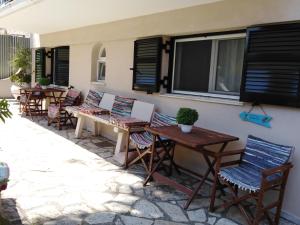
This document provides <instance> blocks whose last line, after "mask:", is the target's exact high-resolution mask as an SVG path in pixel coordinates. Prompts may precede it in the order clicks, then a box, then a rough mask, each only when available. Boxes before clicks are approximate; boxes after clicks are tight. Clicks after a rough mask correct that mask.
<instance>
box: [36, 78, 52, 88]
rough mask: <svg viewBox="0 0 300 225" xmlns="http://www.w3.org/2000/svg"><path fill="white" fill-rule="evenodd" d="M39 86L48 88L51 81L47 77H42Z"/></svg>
mask: <svg viewBox="0 0 300 225" xmlns="http://www.w3.org/2000/svg"><path fill="white" fill-rule="evenodd" d="M39 84H40V85H42V86H48V85H49V84H50V79H49V78H47V77H42V78H40V79H39Z"/></svg>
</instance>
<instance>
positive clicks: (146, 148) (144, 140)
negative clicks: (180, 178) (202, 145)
mask: <svg viewBox="0 0 300 225" xmlns="http://www.w3.org/2000/svg"><path fill="white" fill-rule="evenodd" d="M175 124H176V119H175V118H174V117H171V116H168V115H164V114H161V113H157V112H155V113H154V115H153V117H152V120H151V124H150V126H152V127H159V126H171V125H175ZM129 138H130V142H129V144H131V145H133V146H134V148H133V149H130V148H129V147H128V148H127V149H126V160H125V168H128V167H129V166H132V165H133V164H135V163H137V162H139V161H141V162H142V164H143V166H144V168H145V170H146V171H147V173H150V171H151V170H152V165H150V164H149V165H148V163H147V157H148V158H149V156H150V155H151V153H152V148H151V146H152V143H153V136H152V134H151V133H149V132H147V131H142V132H135V133H131V134H130V136H129ZM155 144H157V145H163V146H161V147H165V148H170V149H169V151H168V152H170V157H173V152H174V151H172V149H171V148H173V146H172V145H171V143H170V142H169V140H168V139H166V138H163V139H162V140H157V142H156V143H155ZM132 151H135V152H137V157H136V158H134V159H133V160H131V161H129V160H128V154H129V152H132ZM156 157H158V158H159V153H158V154H157V155H156ZM151 161H152V160H151ZM170 172H171V171H169V173H170Z"/></svg>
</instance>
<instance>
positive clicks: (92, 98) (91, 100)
mask: <svg viewBox="0 0 300 225" xmlns="http://www.w3.org/2000/svg"><path fill="white" fill-rule="evenodd" d="M103 94H104V93H103V92H101V91H96V90H91V89H90V90H89V92H88V94H87V96H86V98H85V100H84V103H85V104H87V105H89V106H94V107H99V103H100V102H101V100H102V97H103Z"/></svg>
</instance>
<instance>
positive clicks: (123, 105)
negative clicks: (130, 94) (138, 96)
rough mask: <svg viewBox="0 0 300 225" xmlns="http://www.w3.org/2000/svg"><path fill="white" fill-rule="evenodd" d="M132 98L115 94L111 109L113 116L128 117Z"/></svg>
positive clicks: (132, 101)
mask: <svg viewBox="0 0 300 225" xmlns="http://www.w3.org/2000/svg"><path fill="white" fill-rule="evenodd" d="M133 103H134V99H133V98H125V97H121V96H116V97H115V101H114V104H113V107H112V110H111V114H112V115H113V116H127V117H130V115H131V110H132V107H133Z"/></svg>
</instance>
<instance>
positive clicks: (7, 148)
mask: <svg viewBox="0 0 300 225" xmlns="http://www.w3.org/2000/svg"><path fill="white" fill-rule="evenodd" d="M11 105H12V106H11V108H12V110H13V111H14V116H13V118H12V119H10V120H7V122H6V124H0V134H1V141H0V158H1V161H5V162H7V163H8V164H9V166H10V168H11V177H10V182H9V186H8V189H7V190H5V191H3V192H2V209H1V210H2V213H1V214H2V217H4V218H5V219H6V220H7V221H10V223H8V222H3V223H2V224H32V225H33V224H34V225H38V224H43V225H80V224H82V225H99V224H115V225H152V224H153V225H179V224H193V225H201V224H215V225H234V224H245V222H244V220H243V218H242V217H241V216H240V214H239V212H238V211H237V208H235V207H232V208H230V209H229V210H225V211H218V212H216V213H209V212H208V210H207V206H208V204H209V198H208V197H209V194H210V188H209V186H208V185H206V186H205V188H204V189H203V190H202V191H201V196H200V195H199V196H198V198H197V200H195V201H194V202H193V203H192V205H191V206H190V208H189V210H188V211H184V210H183V204H184V203H185V200H186V199H187V198H186V196H185V195H184V194H182V193H180V192H177V191H175V190H174V189H172V188H170V187H167V186H162V185H158V184H156V183H150V185H148V186H147V187H143V186H142V182H143V179H144V176H145V173H144V171H143V169H142V167H141V166H140V165H137V166H135V167H134V168H131V169H130V170H128V171H125V170H123V169H122V168H121V167H119V165H118V164H117V163H116V162H114V161H113V159H112V154H113V149H114V143H112V142H110V141H108V140H107V139H105V138H102V137H93V136H92V135H91V134H90V133H88V132H85V133H84V136H85V138H83V139H75V138H74V130H73V129H67V130H63V131H58V130H56V129H55V128H52V127H50V128H49V127H47V126H46V121H45V120H40V121H37V120H36V121H34V122H32V121H31V120H30V119H28V118H22V117H20V116H19V115H18V113H17V111H16V106H15V105H14V102H11ZM175 178H176V179H180V181H181V182H182V183H184V184H186V185H188V186H193V185H195V180H194V179H193V178H191V177H189V176H187V175H182V176H180V178H179V177H178V176H176V175H175ZM220 201H221V200H220V199H218V202H220ZM0 224H1V222H0ZM281 224H286V225H288V224H289V225H290V224H292V223H289V222H288V221H284V220H282V221H281Z"/></svg>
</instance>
